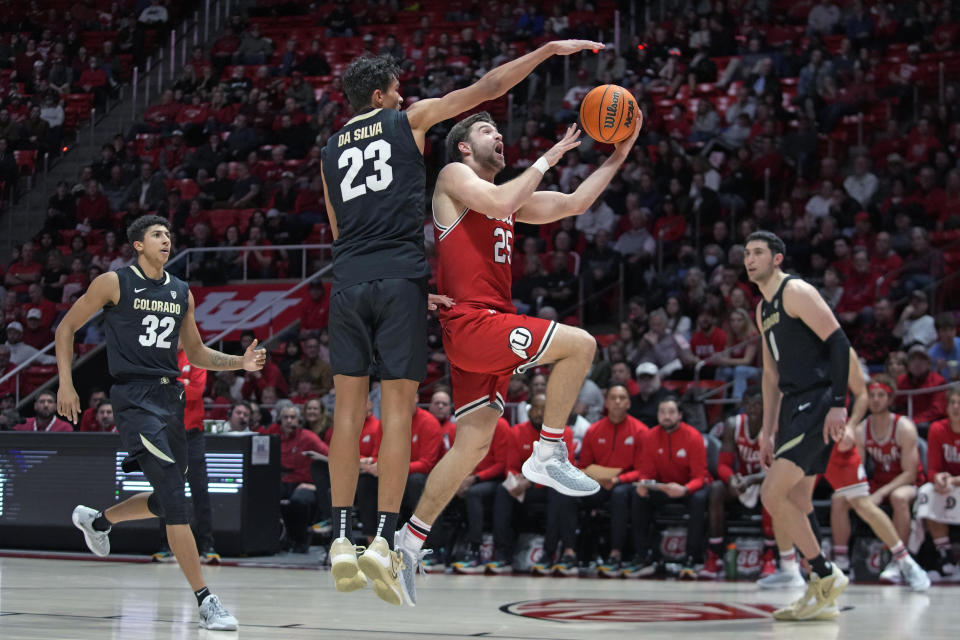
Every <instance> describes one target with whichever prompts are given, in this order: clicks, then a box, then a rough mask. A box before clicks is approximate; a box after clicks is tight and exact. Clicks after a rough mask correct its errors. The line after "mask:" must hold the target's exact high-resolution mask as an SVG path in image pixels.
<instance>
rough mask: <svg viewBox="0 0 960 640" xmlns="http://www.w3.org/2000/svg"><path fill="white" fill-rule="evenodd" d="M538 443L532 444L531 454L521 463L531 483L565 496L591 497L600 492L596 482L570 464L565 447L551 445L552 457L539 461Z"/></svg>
mask: <svg viewBox="0 0 960 640" xmlns="http://www.w3.org/2000/svg"><path fill="white" fill-rule="evenodd" d="M539 447H540V442H539V441H537V442H534V443H533V453H532V454H530V457H529V458H527V460H526V462H524V463H523V467H522V471H523V475H524V476H525V477H526V478H527V479H528V480H530V481H531V482H536V483H537V484H542V485H544V486H546V487H550V488H551V489H556V490H557V491H559V492H560V493H562V494H563V495H565V496H573V497H582V496H592V495H593V494H595V493H596V492H597V491H600V485H599V484H597V481H596V480H594V479H593V478H591V477H590V476H588V475H587V474H585V473H584V472H583V471H580V469H577V468H576V467H575V466H573V465H572V464H570V458H569V457H568V456H567V445H566V444H565V443H563V442H558V443H556V444H554V445H553V455H551V456H550V457H549V458H547V459H546V460H541V459H540V456H539V454H538V453H537V451H538V450H539Z"/></svg>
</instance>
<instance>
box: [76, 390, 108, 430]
mask: <svg viewBox="0 0 960 640" xmlns="http://www.w3.org/2000/svg"><path fill="white" fill-rule="evenodd" d="M106 399H107V394H106V392H105V391H104V390H103V389H94V390H93V391H91V392H90V398H89V401H88V402H87V408H86V409H84V410H83V413H82V414H81V415H80V431H99V430H100V429H99V426H100V425H99V423H98V422H97V407H98V406H99V405H100V403H101V402H103V401H104V400H106Z"/></svg>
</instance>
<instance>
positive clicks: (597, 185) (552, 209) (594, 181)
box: [517, 118, 641, 224]
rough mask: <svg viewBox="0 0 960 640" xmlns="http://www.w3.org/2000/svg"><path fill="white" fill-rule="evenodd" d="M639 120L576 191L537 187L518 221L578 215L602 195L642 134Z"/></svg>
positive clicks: (547, 219) (533, 222)
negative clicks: (630, 132) (568, 191)
mask: <svg viewBox="0 0 960 640" xmlns="http://www.w3.org/2000/svg"><path fill="white" fill-rule="evenodd" d="M640 124H641V123H640V120H639V118H638V119H637V124H636V125H634V130H633V134H631V135H630V137H629V138H627V139H626V140H624V141H622V142H618V143H617V145H616V150H615V151H614V152H613V154H612V155H611V156H610V157H609V158H607V161H606V162H604V163H603V164H602V165H600V167H598V168H597V170H596V171H594V172H593V173H591V174H590V175H589V176H587V179H586V180H584V181H583V182H582V183H581V184H580V186H579V187H577V190H576V191H574V192H573V193H569V194H568V193H560V192H557V191H538V192H536V193H534V194H533V195H532V196H531V197H530V199H529V200H528V201H527V203H526V204H525V205H523V208H522V209H520V211H519V212H518V213H517V222H528V223H530V224H547V223H548V222H553V221H555V220H560V219H562V218H566V217H568V216H578V215H580V214H581V213H583V212H584V211H586V210H587V208H588V207H589V206H590V205H591V204H593V201H594V200H596V199H597V198H598V197H600V194H601V193H603V191H604V189H606V188H607V185H608V184H610V181H611V180H613V176H615V175H616V174H617V171H618V170H619V169H620V165H622V164H623V161H624V160H626V159H627V156H628V155H629V154H630V150H631V149H632V148H633V143H634V142H636V141H637V136H639V135H640Z"/></svg>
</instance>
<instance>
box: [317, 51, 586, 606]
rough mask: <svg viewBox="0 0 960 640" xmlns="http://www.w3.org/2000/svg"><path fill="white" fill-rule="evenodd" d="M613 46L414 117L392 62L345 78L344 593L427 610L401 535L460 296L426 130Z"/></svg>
mask: <svg viewBox="0 0 960 640" xmlns="http://www.w3.org/2000/svg"><path fill="white" fill-rule="evenodd" d="M602 48H603V45H602V44H600V43H598V42H590V41H587V40H562V41H555V42H548V43H546V44H544V45H543V46H541V47H540V48H538V49H537V50H535V51H533V52H531V53H528V54H527V55H525V56H522V57H520V58H518V59H516V60H512V61H510V62H507V63H506V64H503V65H501V66H499V67H497V68H496V69H493V70H492V71H490V72H489V73H487V74H486V75H485V76H483V78H481V79H480V80H479V81H477V82H476V83H475V84H473V85H471V86H468V87H465V88H463V89H458V90H456V91H452V92H451V93H449V94H447V95H445V96H443V97H440V98H431V99H425V100H419V101H417V102H416V103H414V104H413V105H411V106H410V108H409V109H407V110H406V111H400V106H401V105H402V104H403V98H402V97H401V96H400V92H399V89H400V82H399V79H398V78H399V76H400V70H399V68H398V67H397V66H396V64H395V63H394V62H393V61H392V60H391V59H390V58H389V57H361V58H358V59H356V60H354V61H353V62H352V63H351V64H350V66H349V67H348V68H347V70H346V72H345V73H344V75H343V85H344V89H345V91H346V94H347V98H348V99H349V101H350V106H351V107H352V108H353V110H354V111H355V112H356V115H355V116H354V117H353V119H351V120H350V121H349V122H347V124H346V125H344V127H343V128H342V129H340V130H339V131H337V132H336V133H334V134H333V135H331V136H330V139H329V141H328V142H327V144H326V146H325V147H324V149H323V154H322V161H321V175H322V176H323V190H324V197H325V198H326V205H327V215H328V216H329V217H330V227H331V229H332V231H333V237H334V239H335V240H334V244H333V287H332V290H331V295H330V327H329V329H330V364H331V367H332V368H333V374H334V378H333V383H334V388H335V390H336V397H337V404H336V411H335V412H334V429H333V439H332V441H331V443H330V473H331V478H330V485H331V494H332V502H333V505H332V506H333V522H334V541H333V544H332V545H331V548H330V558H331V570H332V573H333V576H334V584H335V585H336V588H337V590H338V591H354V590H356V589H360V588H362V587H364V586H365V585H366V583H367V577H369V579H370V580H372V582H373V589H374V592H375V593H376V594H377V596H379V597H380V598H382V599H383V600H385V601H387V602H390V603H391V604H397V605H399V604H403V603H404V602H406V603H407V604H409V605H414V604H415V603H416V594H415V591H414V582H413V578H414V575H415V573H416V571H417V565H418V564H419V558H417V557H415V556H414V555H411V554H410V553H409V552H408V551H405V550H399V551H397V550H394V548H393V547H394V533H395V531H396V525H397V517H398V511H399V508H400V503H401V500H402V498H403V491H404V486H405V485H406V480H407V471H408V469H409V465H410V428H411V427H410V424H411V419H412V416H413V411H414V401H415V397H416V391H417V387H418V386H419V384H420V381H421V380H423V378H424V377H425V376H426V366H427V363H426V356H427V345H426V317H425V316H426V309H425V307H427V305H428V304H430V305H431V306H433V305H436V304H438V303H439V304H444V305H445V306H449V305H450V304H452V301H451V300H449V299H448V298H443V297H441V296H433V297H432V298H431V297H428V295H427V286H426V283H427V279H428V277H429V273H430V269H429V266H428V265H427V260H426V255H425V253H424V248H423V223H424V214H425V211H426V208H425V206H424V205H425V191H426V172H425V168H424V162H423V147H424V142H425V137H426V132H427V130H429V129H430V128H431V127H433V126H434V125H435V124H437V123H439V122H443V121H444V120H447V119H449V118H453V117H455V116H457V115H459V114H461V113H463V112H464V111H467V110H469V109H472V108H474V107H476V106H477V105H479V104H481V103H483V102H486V101H488V100H494V99H496V98H499V97H500V96H502V95H504V94H505V93H506V92H507V91H508V90H509V89H510V88H511V87H513V86H514V85H516V84H518V83H519V82H521V81H522V80H523V79H525V78H526V77H527V76H528V75H529V74H530V73H531V72H532V71H533V70H534V68H536V66H537V65H538V64H540V63H541V62H543V61H544V60H546V59H547V58H549V57H550V56H553V55H570V54H573V53H577V52H579V51H584V50H587V49H602ZM501 146H502V145H501ZM372 374H378V375H379V376H380V379H381V381H382V389H381V392H382V396H381V416H382V421H383V440H382V441H381V444H380V454H379V458H378V461H377V466H378V476H379V488H378V503H379V507H378V510H379V514H378V522H379V524H378V528H377V531H376V532H375V533H376V537H375V538H374V541H373V542H372V543H371V544H370V546H369V547H367V550H366V552H365V553H364V554H363V556H362V557H361V558H360V559H359V561H358V559H357V557H356V552H355V547H354V546H353V544H352V541H351V539H350V537H351V534H352V531H351V529H352V527H351V523H350V509H351V506H352V504H353V498H354V494H355V492H356V487H357V475H358V471H359V464H360V462H359V461H360V454H359V447H358V440H359V435H360V431H361V429H362V427H363V422H364V419H365V418H366V413H367V394H368V392H369V389H370V375H372ZM367 533H374V532H367ZM401 554H403V555H402V557H401ZM361 565H363V567H364V570H363V571H361V570H360V566H361ZM366 574H371V575H369V576H367V575H366Z"/></svg>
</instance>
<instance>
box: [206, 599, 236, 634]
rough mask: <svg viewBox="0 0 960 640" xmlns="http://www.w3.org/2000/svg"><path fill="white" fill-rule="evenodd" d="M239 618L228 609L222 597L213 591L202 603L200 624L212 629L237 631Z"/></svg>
mask: <svg viewBox="0 0 960 640" xmlns="http://www.w3.org/2000/svg"><path fill="white" fill-rule="evenodd" d="M238 624H239V623H238V622H237V619H236V618H234V617H233V615H231V614H230V612H229V611H227V609H226V607H224V606H223V604H222V603H221V602H220V598H218V597H217V596H215V595H213V594H212V593H211V594H210V595H208V596H207V597H206V598H204V599H203V604H201V605H200V626H201V627H202V628H204V629H209V630H210V631H236V630H237V625H238Z"/></svg>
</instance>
